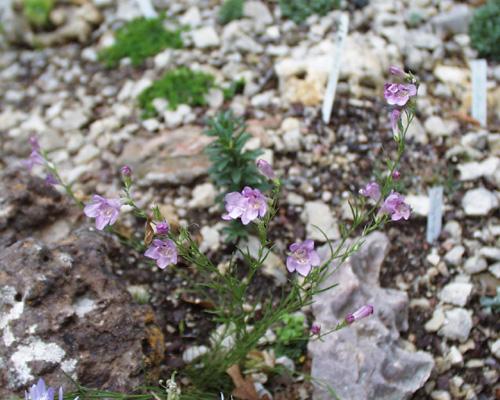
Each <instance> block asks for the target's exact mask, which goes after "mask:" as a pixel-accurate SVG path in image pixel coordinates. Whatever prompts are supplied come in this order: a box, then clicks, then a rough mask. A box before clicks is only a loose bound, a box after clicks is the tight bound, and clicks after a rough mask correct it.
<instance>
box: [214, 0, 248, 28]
mask: <svg viewBox="0 0 500 400" xmlns="http://www.w3.org/2000/svg"><path fill="white" fill-rule="evenodd" d="M243 1H244V0H225V1H224V3H223V4H222V6H221V8H220V10H219V22H220V23H221V24H223V25H225V24H228V23H229V22H231V21H234V20H235V19H240V18H241V17H243Z"/></svg>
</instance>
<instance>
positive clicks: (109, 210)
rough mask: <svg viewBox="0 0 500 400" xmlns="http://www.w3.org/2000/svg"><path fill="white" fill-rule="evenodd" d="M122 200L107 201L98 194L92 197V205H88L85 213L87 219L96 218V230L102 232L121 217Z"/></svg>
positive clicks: (84, 210)
mask: <svg viewBox="0 0 500 400" xmlns="http://www.w3.org/2000/svg"><path fill="white" fill-rule="evenodd" d="M120 207H121V204H120V200H119V199H105V198H104V197H101V196H99V195H97V194H95V195H94V196H92V203H90V204H87V205H86V206H85V208H84V209H83V212H84V213H85V215H86V216H87V217H90V218H95V227H96V229H98V230H100V231H102V230H103V229H104V228H105V227H106V225H113V224H114V223H115V222H116V220H117V219H118V215H120Z"/></svg>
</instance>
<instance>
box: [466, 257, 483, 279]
mask: <svg viewBox="0 0 500 400" xmlns="http://www.w3.org/2000/svg"><path fill="white" fill-rule="evenodd" d="M487 268H488V263H487V262H486V260H485V259H484V258H483V257H480V256H472V257H469V258H468V259H467V260H465V263H464V271H465V272H466V273H468V274H470V275H472V274H477V273H478V272H482V271H484V270H486V269H487Z"/></svg>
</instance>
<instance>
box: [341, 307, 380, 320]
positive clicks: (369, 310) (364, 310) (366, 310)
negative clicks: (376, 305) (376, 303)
mask: <svg viewBox="0 0 500 400" xmlns="http://www.w3.org/2000/svg"><path fill="white" fill-rule="evenodd" d="M371 314H373V306H372V305H371V304H366V305H364V306H363V307H361V308H360V309H358V310H356V311H354V312H353V313H352V314H347V316H346V317H345V321H346V322H347V323H348V324H352V323H353V322H356V321H359V320H360V319H362V318H366V317H368V316H369V315H371Z"/></svg>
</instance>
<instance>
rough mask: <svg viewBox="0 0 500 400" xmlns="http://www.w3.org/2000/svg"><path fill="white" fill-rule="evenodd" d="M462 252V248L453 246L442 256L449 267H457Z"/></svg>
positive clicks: (460, 260)
mask: <svg viewBox="0 0 500 400" xmlns="http://www.w3.org/2000/svg"><path fill="white" fill-rule="evenodd" d="M464 252H465V248H464V246H455V247H453V248H452V249H451V250H449V251H448V252H447V253H446V254H445V255H444V260H445V261H446V262H447V263H448V264H450V265H453V266H457V265H459V264H460V263H461V262H462V256H463V255H464Z"/></svg>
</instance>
